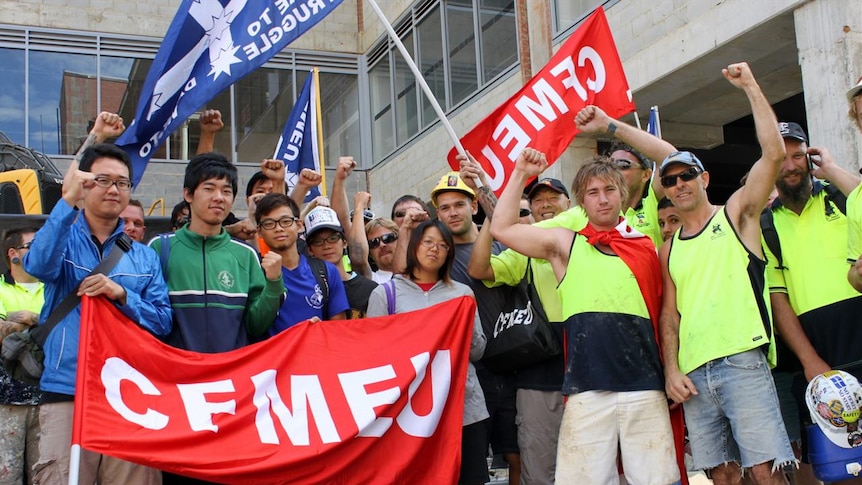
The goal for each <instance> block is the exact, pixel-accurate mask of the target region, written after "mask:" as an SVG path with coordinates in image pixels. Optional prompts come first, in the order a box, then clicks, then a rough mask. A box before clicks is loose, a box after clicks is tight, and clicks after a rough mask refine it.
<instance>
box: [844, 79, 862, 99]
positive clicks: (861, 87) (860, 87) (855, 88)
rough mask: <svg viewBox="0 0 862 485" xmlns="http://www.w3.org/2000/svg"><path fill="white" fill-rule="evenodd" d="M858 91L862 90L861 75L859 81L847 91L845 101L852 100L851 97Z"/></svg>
mask: <svg viewBox="0 0 862 485" xmlns="http://www.w3.org/2000/svg"><path fill="white" fill-rule="evenodd" d="M860 92H862V77H860V78H859V82H857V83H856V85H855V86H853V87H852V88H850V89H849V90H848V91H847V101H848V102H850V101H853V98H854V97H855V96H856V95H857V94H859V93H860Z"/></svg>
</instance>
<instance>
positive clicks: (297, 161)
mask: <svg viewBox="0 0 862 485" xmlns="http://www.w3.org/2000/svg"><path fill="white" fill-rule="evenodd" d="M315 76H316V72H315V71H312V72H310V73H309V74H308V77H307V78H306V79H305V85H303V86H302V91H300V92H299V93H298V94H297V96H296V103H295V104H294V105H293V111H291V112H290V116H288V117H287V123H285V124H284V130H283V131H282V133H281V138H279V139H278V146H276V148H275V155H274V156H273V158H274V159H276V160H281V161H283V162H284V167H285V171H286V174H285V177H286V181H285V182H286V183H287V189H288V193H289V192H290V191H292V190H293V188H294V187H295V186H296V181H297V179H298V177H299V173H300V172H302V169H304V168H309V169H311V170H314V171H316V172H320V173H322V172H321V170H320V166H321V163H320V156H321V147H320V143H319V142H320V137H319V136H318V131H317V115H318V109H317V107H318V103H319V101H320V97H319V96H317V94H318V93H317V89H316V86H317V82H316V81H315ZM318 195H320V188H319V187H313V188H312V189H311V190H309V191H308V195H306V197H305V201H306V202H310V201H311V200H313V199H314V198H315V197H317V196H318Z"/></svg>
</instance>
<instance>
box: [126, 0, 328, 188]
mask: <svg viewBox="0 0 862 485" xmlns="http://www.w3.org/2000/svg"><path fill="white" fill-rule="evenodd" d="M341 2H342V0H299V1H296V0H271V1H266V2H262V1H261V2H258V1H249V0H183V1H182V3H181V4H180V8H179V11H178V12H177V15H176V17H174V20H173V22H171V25H170V27H169V28H168V32H167V34H165V38H164V41H162V45H161V47H160V48H159V52H158V53H157V54H156V58H155V60H154V61H153V64H152V66H151V67H150V71H149V73H148V74H147V79H146V81H145V82H144V87H143V90H142V91H141V97H140V99H139V100H138V105H137V107H136V109H135V119H134V120H133V121H132V123H131V124H130V125H129V127H128V129H127V130H126V132H125V133H123V135H122V136H121V137H120V138H119V139H118V140H117V145H119V146H120V147H121V148H123V149H124V150H126V151H127V152H128V153H129V156H130V157H131V158H132V166H133V168H134V174H133V175H134V177H133V178H134V180H133V181H134V183H135V185H137V183H138V182H139V181H140V180H141V177H142V176H143V174H144V170H145V169H146V166H147V162H148V161H149V159H150V157H151V156H152V154H153V153H154V152H155V151H156V150H157V149H158V148H159V147H160V146H161V145H162V143H164V141H165V139H166V138H167V137H168V136H170V134H171V133H172V132H173V131H174V130H175V129H176V128H177V127H179V126H180V125H181V124H182V123H183V122H184V121H185V120H186V119H187V118H188V117H189V116H190V115H192V114H193V113H194V112H195V111H197V110H198V109H200V107H201V106H203V105H204V104H205V103H206V102H207V101H209V100H210V99H212V98H213V97H215V95H216V94H218V93H219V92H221V91H222V90H223V89H225V88H227V87H228V86H230V85H231V84H233V83H235V82H237V81H238V80H240V79H242V78H243V77H244V76H245V75H247V74H248V73H250V72H251V71H253V70H255V69H256V68H258V67H260V66H261V65H263V64H264V63H265V62H266V61H268V60H269V59H270V58H271V57H272V56H274V55H275V54H276V53H278V52H279V51H280V50H281V49H282V48H284V47H285V46H286V45H288V44H290V43H291V42H293V41H294V40H296V38H297V37H299V36H300V35H302V34H303V33H305V32H306V31H307V30H308V29H310V28H311V27H313V26H314V25H315V24H317V23H318V22H319V21H320V20H322V19H323V18H324V17H325V16H326V15H328V14H329V13H330V12H332V11H333V10H335V8H336V7H338V6H339V5H340V4H341Z"/></svg>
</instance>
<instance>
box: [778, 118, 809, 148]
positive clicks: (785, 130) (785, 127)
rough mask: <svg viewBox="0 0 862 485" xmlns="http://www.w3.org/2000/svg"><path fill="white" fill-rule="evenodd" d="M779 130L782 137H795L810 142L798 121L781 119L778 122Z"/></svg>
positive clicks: (803, 141)
mask: <svg viewBox="0 0 862 485" xmlns="http://www.w3.org/2000/svg"><path fill="white" fill-rule="evenodd" d="M778 131H780V132H781V138H793V139H794V140H799V141H801V142H802V143H808V137H807V136H805V131H804V130H803V129H802V127H801V126H799V124H798V123H794V122H792V121H790V122H787V121H781V122H779V123H778Z"/></svg>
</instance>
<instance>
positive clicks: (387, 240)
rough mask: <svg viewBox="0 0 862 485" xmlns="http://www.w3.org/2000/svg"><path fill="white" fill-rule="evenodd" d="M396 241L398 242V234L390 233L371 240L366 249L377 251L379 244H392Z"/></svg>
mask: <svg viewBox="0 0 862 485" xmlns="http://www.w3.org/2000/svg"><path fill="white" fill-rule="evenodd" d="M397 240H398V234H395V233H394V232H390V233H388V234H384V235H382V236H380V237H375V238H374V239H371V240H370V241H368V248H369V249H377V248H379V247H380V243H383V244H392V243H394V242H395V241H397Z"/></svg>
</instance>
